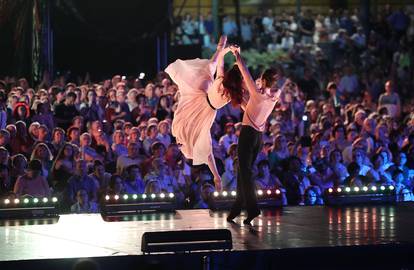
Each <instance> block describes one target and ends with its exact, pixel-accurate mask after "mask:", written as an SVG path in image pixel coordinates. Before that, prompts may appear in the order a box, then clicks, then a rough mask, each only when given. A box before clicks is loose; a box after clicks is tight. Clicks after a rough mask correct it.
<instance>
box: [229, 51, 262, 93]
mask: <svg viewBox="0 0 414 270" xmlns="http://www.w3.org/2000/svg"><path fill="white" fill-rule="evenodd" d="M231 50H232V52H233V54H234V56H235V57H236V63H237V65H238V66H239V70H240V73H241V74H242V77H243V80H244V83H245V85H246V88H247V90H248V91H249V93H250V94H253V93H256V92H257V85H256V83H255V82H254V80H253V78H252V75H251V74H250V72H249V69H248V68H247V66H246V64H245V63H244V61H243V58H242V57H241V55H240V52H239V50H238V49H235V47H231Z"/></svg>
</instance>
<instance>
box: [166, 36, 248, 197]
mask: <svg viewBox="0 0 414 270" xmlns="http://www.w3.org/2000/svg"><path fill="white" fill-rule="evenodd" d="M226 41H227V38H226V37H225V36H222V37H221V38H220V41H219V44H218V45H217V50H216V53H215V54H214V56H213V57H212V58H211V59H210V60H207V59H199V58H197V59H191V60H177V61H175V62H174V63H172V64H170V65H169V66H168V67H167V68H166V70H165V71H166V72H167V73H168V74H169V75H170V77H171V79H172V80H173V81H174V82H175V83H176V84H177V85H178V89H179V91H178V94H179V100H178V107H177V110H176V111H175V114H174V120H173V123H172V134H173V136H174V137H176V139H177V143H178V144H179V145H180V150H181V152H182V153H183V154H184V156H185V157H186V158H187V159H190V160H192V163H193V165H200V164H207V165H208V167H209V169H210V171H211V172H212V174H213V176H214V183H215V185H216V189H217V190H221V177H220V174H219V173H218V171H217V167H216V163H215V160H214V155H213V150H212V141H211V135H210V128H211V126H212V125H213V122H214V119H215V117H216V110H217V109H220V108H222V107H223V106H225V105H226V104H227V103H229V102H230V101H235V102H236V103H240V100H241V98H242V93H241V83H242V78H241V74H240V72H239V70H238V68H237V67H233V68H232V69H231V70H230V71H228V72H225V71H224V56H225V55H226V54H227V53H228V52H230V50H231V47H228V48H225V45H226ZM214 73H216V77H215V79H214Z"/></svg>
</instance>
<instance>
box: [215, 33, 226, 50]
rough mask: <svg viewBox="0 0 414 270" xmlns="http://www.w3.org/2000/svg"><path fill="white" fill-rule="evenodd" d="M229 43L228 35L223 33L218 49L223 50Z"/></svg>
mask: <svg viewBox="0 0 414 270" xmlns="http://www.w3.org/2000/svg"><path fill="white" fill-rule="evenodd" d="M226 44H227V36H225V35H222V36H221V37H220V39H219V42H218V44H217V51H221V50H222V49H224V48H225V47H226Z"/></svg>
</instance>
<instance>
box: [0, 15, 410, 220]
mask: <svg viewBox="0 0 414 270" xmlns="http://www.w3.org/2000/svg"><path fill="white" fill-rule="evenodd" d="M413 19H414V18H413V14H412V13H411V14H410V15H407V14H406V13H405V11H403V10H391V9H385V10H383V11H381V12H380V14H379V15H378V18H375V23H374V24H373V25H372V31H371V32H369V33H368V35H366V33H365V32H364V31H363V30H362V28H361V27H360V20H359V17H358V15H357V13H356V12H349V11H343V12H341V13H340V14H338V12H335V11H332V12H330V14H329V15H327V16H321V15H317V16H313V15H312V14H311V13H310V12H309V11H307V12H305V15H304V17H303V19H302V20H300V21H296V20H295V18H293V16H289V15H287V14H282V15H280V16H274V15H273V14H272V13H271V11H269V12H268V13H267V14H266V16H264V17H262V18H261V19H260V18H259V19H258V18H252V19H243V21H242V29H241V30H242V37H243V42H244V44H247V45H246V46H252V47H257V48H262V47H261V46H262V44H263V43H262V42H261V41H262V40H266V39H268V40H269V43H268V44H269V45H268V46H266V48H264V47H263V48H262V49H273V48H282V49H287V50H289V51H290V55H291V59H292V62H291V63H290V66H288V67H287V66H285V65H282V64H281V63H277V62H275V63H274V67H275V68H276V69H277V71H278V73H279V75H280V78H281V79H280V81H279V83H280V84H283V82H284V80H286V78H290V79H291V80H293V81H294V82H295V85H296V87H293V88H292V89H290V90H289V91H287V92H285V93H284V94H283V96H282V100H281V102H280V103H279V104H277V105H276V107H275V109H274V111H273V113H272V114H271V116H270V118H269V119H268V122H267V123H268V125H267V129H266V132H265V134H264V137H263V138H264V143H263V147H262V150H261V152H260V153H259V155H258V158H257V160H256V162H255V171H254V175H255V183H256V188H257V189H258V190H259V189H262V190H266V189H279V190H280V191H281V199H282V201H283V204H285V205H286V204H289V205H314V204H323V203H324V201H323V196H322V194H324V192H326V191H327V190H328V189H329V188H333V187H341V186H352V187H363V186H367V187H369V186H372V185H380V184H384V185H393V186H395V187H396V194H397V200H399V201H410V200H414V196H413V194H412V192H413V188H414V99H413V95H412V89H413V78H414V76H413V75H414V74H413V73H414V69H413V54H412V48H413V37H414V20H413ZM208 20H211V18H210V19H209V18H207V19H206V21H205V23H204V26H203V27H200V29H201V28H202V29H204V30H203V31H206V32H208V33H211V31H212V26H211V24H210V23H207V22H208ZM228 21H231V19H229V18H227V19H225V21H224V22H223V32H224V33H225V34H227V35H229V36H231V35H232V34H233V33H234V31H235V30H234V24H231V23H230V22H228ZM189 23H190V24H191V17H189V18H186V19H185V20H183V21H182V27H181V28H183V29H182V30H181V31H183V33H186V34H187V35H188V36H189V39H190V40H191V33H194V31H195V29H198V28H199V27H194V26H193V29H192V31H193V32H191V31H190V32H188V31H189V30H188V27H189V26H186V25H187V24H189ZM246 24H247V26H246ZM243 26H244V28H243ZM186 27H187V28H186ZM249 29H250V30H249ZM190 30H191V29H190ZM177 31H178V29H177ZM253 33H254V34H253ZM258 39H259V40H260V42H258V41H257V40H258ZM325 40H329V41H330V42H332V43H334V44H335V46H334V54H332V55H334V56H335V57H334V58H331V57H328V56H327V55H324V54H323V53H322V52H321V50H319V54H318V53H314V51H315V50H316V52H318V50H317V48H318V44H320V43H321V42H323V41H325ZM249 42H250V45H249ZM272 42H273V43H272ZM315 48H316V49H315ZM242 53H243V52H242ZM178 99H179V89H178V88H177V86H176V85H175V84H174V83H173V82H172V81H171V80H170V79H169V77H168V76H167V75H166V74H165V73H163V72H160V73H159V74H158V75H157V77H156V78H155V79H154V80H153V81H150V82H144V81H143V80H140V79H135V78H133V77H128V78H124V77H121V76H119V75H116V76H113V78H112V79H107V80H104V81H101V82H91V81H89V80H88V79H86V80H79V81H72V80H70V79H69V78H66V77H65V76H60V77H57V78H56V79H54V80H49V79H48V77H47V76H45V77H44V80H43V81H42V82H41V83H40V84H38V85H36V86H34V85H29V83H28V81H27V80H26V79H25V78H16V77H13V76H9V77H4V78H2V80H0V196H1V198H6V197H9V198H14V197H24V196H51V195H53V196H57V197H58V198H59V200H60V202H61V206H62V211H71V212H75V213H82V212H97V211H99V206H100V203H101V202H102V200H103V198H104V197H105V195H106V194H124V193H127V194H139V193H159V192H173V193H174V194H175V195H176V198H177V202H178V204H179V207H181V208H209V207H212V206H213V204H214V200H213V199H212V197H213V193H214V191H215V190H214V184H213V177H212V175H211V174H210V171H209V169H208V167H207V166H190V165H189V163H188V162H187V161H186V160H185V158H184V157H183V156H182V154H181V152H180V147H179V145H177V144H176V143H175V140H174V137H173V136H172V135H171V123H172V119H173V117H174V111H175V109H176V105H177V100H178ZM241 115H242V111H241V109H240V108H236V107H232V105H230V104H229V105H227V106H226V107H224V108H223V109H221V110H219V111H218V113H217V118H216V121H215V122H214V124H213V127H212V129H211V133H212V138H213V149H214V155H215V158H216V163H217V166H218V168H219V171H220V172H221V174H222V182H223V189H224V190H227V191H231V190H235V188H236V183H237V180H236V179H237V166H238V165H237V164H238V161H237V141H238V136H239V133H240V129H241V123H240V121H241Z"/></svg>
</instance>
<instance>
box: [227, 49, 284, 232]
mask: <svg viewBox="0 0 414 270" xmlns="http://www.w3.org/2000/svg"><path fill="white" fill-rule="evenodd" d="M232 52H233V54H234V56H235V57H236V64H237V65H238V67H239V69H240V72H241V74H242V77H243V81H244V87H245V88H246V89H247V90H248V93H249V96H250V98H249V100H248V102H247V105H246V107H245V110H244V116H243V120H242V129H241V132H240V137H239V142H238V147H237V155H238V158H239V166H238V174H237V197H236V201H235V202H234V204H233V206H232V209H231V211H230V214H229V215H228V217H227V221H228V222H234V221H233V219H234V218H235V217H237V216H238V215H240V212H241V209H242V206H243V205H244V206H245V207H246V210H247V214H248V215H247V218H246V219H245V220H244V221H243V223H244V224H246V225H251V223H250V222H251V221H252V220H253V219H254V218H255V217H257V216H258V215H259V214H260V210H259V208H258V206H257V198H256V189H255V185H254V182H253V177H252V176H253V175H252V172H253V163H254V162H255V160H256V157H257V154H258V153H259V151H260V148H261V145H262V132H263V131H264V130H265V127H266V120H267V118H268V117H269V115H270V113H271V112H272V111H273V108H274V107H275V104H276V102H277V101H278V100H279V96H280V92H281V90H278V89H277V87H276V82H277V74H276V71H275V70H273V69H268V70H266V71H264V72H263V74H262V75H261V77H260V83H259V84H260V87H258V86H257V85H256V83H255V81H254V80H253V79H252V76H251V75H250V72H249V70H248V69H247V67H246V65H245V63H244V61H243V59H242V58H241V56H240V50H239V49H235V50H234V49H233V50H232Z"/></svg>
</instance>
